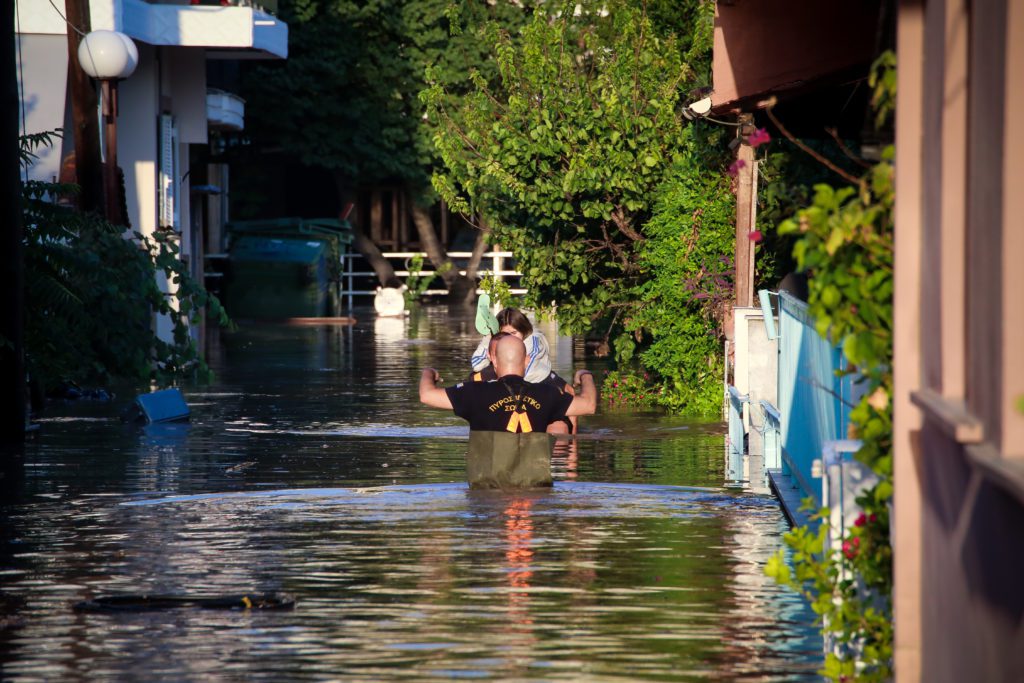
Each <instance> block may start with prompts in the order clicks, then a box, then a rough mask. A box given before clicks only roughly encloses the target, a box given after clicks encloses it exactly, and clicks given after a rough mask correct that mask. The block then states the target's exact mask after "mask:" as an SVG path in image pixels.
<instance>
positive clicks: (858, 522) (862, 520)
mask: <svg viewBox="0 0 1024 683" xmlns="http://www.w3.org/2000/svg"><path fill="white" fill-rule="evenodd" d="M871 516H872V517H874V515H871ZM867 521H868V518H867V516H866V515H865V514H864V513H863V512H862V513H860V516H859V517H857V519H855V520H853V525H854V526H864V525H865V524H866V523H867Z"/></svg>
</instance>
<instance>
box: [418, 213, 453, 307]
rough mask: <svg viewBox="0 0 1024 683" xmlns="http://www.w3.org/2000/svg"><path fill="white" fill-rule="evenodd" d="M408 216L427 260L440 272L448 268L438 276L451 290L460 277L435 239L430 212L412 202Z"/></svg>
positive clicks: (442, 246) (439, 241) (442, 247)
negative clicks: (410, 217) (414, 227)
mask: <svg viewBox="0 0 1024 683" xmlns="http://www.w3.org/2000/svg"><path fill="white" fill-rule="evenodd" d="M409 214H410V215H411V216H412V222H413V224H414V225H415V226H416V232H417V233H418V234H419V236H420V244H422V245H423V251H425V252H427V258H429V259H430V262H431V263H432V264H434V268H435V269H436V270H437V271H439V272H440V271H441V270H442V269H443V268H445V266H446V265H447V266H448V267H447V269H445V270H444V272H440V275H441V279H442V280H444V284H445V286H446V287H447V288H448V289H451V288H452V284H453V283H454V282H455V281H456V280H457V279H458V278H459V277H460V275H459V271H458V270H457V269H456V268H455V267H454V264H452V261H451V259H450V258H448V253H447V252H446V251H445V248H444V245H443V244H441V240H439V239H437V232H436V231H435V230H434V221H433V220H431V218H430V212H429V211H427V209H426V208H424V207H422V206H419V205H417V204H416V203H415V202H412V205H411V206H410V207H409Z"/></svg>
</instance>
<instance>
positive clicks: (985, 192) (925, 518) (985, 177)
mask: <svg viewBox="0 0 1024 683" xmlns="http://www.w3.org/2000/svg"><path fill="white" fill-rule="evenodd" d="M898 44H899V54H898V63H899V65H900V67H899V68H900V70H899V79H900V81H899V100H898V109H897V130H896V132H897V152H896V159H897V164H896V168H897V184H896V197H897V210H896V271H895V272H896V294H895V304H896V311H895V315H896V319H895V323H896V328H895V354H896V359H895V369H894V373H895V382H896V395H895V397H894V401H895V403H894V409H895V414H894V419H895V425H894V428H895V433H894V449H895V450H894V455H895V483H896V493H895V501H894V534H893V540H894V549H895V592H894V599H895V616H896V647H897V649H896V667H897V668H896V671H897V678H898V680H901V681H902V680H906V681H919V680H920V681H967V680H978V681H1016V680H1020V677H1021V671H1024V582H1022V581H1021V577H1022V576H1024V545H1022V544H1021V542H1020V541H1021V538H1022V534H1024V414H1022V413H1021V412H1020V410H1019V409H1018V408H1017V407H1016V406H1015V404H1016V402H1017V401H1018V400H1019V397H1021V396H1022V395H1024V363H1022V361H1021V358H1020V354H1021V351H1022V350H1024V304H1022V303H1021V302H1022V298H1024V276H1022V275H1021V271H1022V268H1021V266H1020V265H1019V263H1018V261H1019V259H1020V255H1021V254H1022V253H1024V237H1022V233H1024V230H1022V228H1021V220H1020V217H1021V215H1022V211H1024V200H1022V199H1021V197H1022V194H1024V193H1022V192H1021V191H1020V186H1021V183H1022V181H1024V169H1021V168H1020V165H1019V162H1017V160H1018V159H1020V158H1021V155H1022V154H1024V134H1022V133H1021V132H1020V131H1019V126H1014V125H1012V124H1013V123H1015V122H1017V121H1021V120H1024V0H992V1H990V2H985V3H969V2H968V1H967V0H931V1H929V2H921V1H916V2H911V1H907V0H905V1H904V2H902V3H901V4H900V15H899V43H898Z"/></svg>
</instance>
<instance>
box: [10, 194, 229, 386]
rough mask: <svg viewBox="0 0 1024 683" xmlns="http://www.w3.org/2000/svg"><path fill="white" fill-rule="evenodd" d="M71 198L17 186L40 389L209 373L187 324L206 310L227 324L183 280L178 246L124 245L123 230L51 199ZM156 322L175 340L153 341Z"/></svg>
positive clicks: (31, 350) (29, 330)
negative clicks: (163, 286)
mask: <svg viewBox="0 0 1024 683" xmlns="http://www.w3.org/2000/svg"><path fill="white" fill-rule="evenodd" d="M74 191H75V188H74V187H73V186H63V185H56V184H52V183H42V182H37V181H29V182H27V183H25V184H24V186H23V206H24V212H23V222H24V230H25V285H26V286H25V304H26V312H27V313H26V320H25V341H26V344H25V346H26V359H27V364H28V369H29V372H30V373H31V374H32V375H33V377H35V378H37V379H39V380H41V381H42V382H43V385H44V386H46V387H52V386H54V385H56V384H57V383H59V382H60V381H62V380H72V381H75V382H79V383H105V382H107V381H109V380H110V379H112V378H128V379H134V380H140V381H142V380H152V381H155V382H157V383H158V384H161V385H166V384H168V383H170V382H171V381H172V380H173V379H174V378H175V377H179V376H182V375H184V374H185V373H198V374H199V375H200V376H206V375H208V373H209V371H208V368H207V367H206V365H205V363H204V362H203V360H202V358H201V357H200V356H199V354H198V352H197V350H196V348H195V344H194V342H193V340H192V338H191V336H190V334H189V328H188V324H187V322H188V321H191V322H193V323H195V322H198V320H199V317H200V315H201V313H202V311H203V310H204V309H205V310H207V311H208V312H209V314H210V316H211V317H212V319H213V320H214V321H217V322H218V323H220V324H222V325H226V324H228V319H227V316H226V314H225V312H224V310H223V308H221V306H220V302H219V301H218V300H217V298H216V297H214V296H212V295H210V294H208V293H207V292H206V291H205V290H204V289H203V288H202V286H201V285H200V284H199V283H197V282H195V281H194V280H192V278H191V277H190V276H189V275H188V272H187V268H186V266H185V264H184V263H183V262H182V261H181V260H180V258H179V254H178V247H177V244H176V241H175V239H173V238H172V237H171V236H169V235H166V234H164V233H158V234H156V235H154V236H153V237H151V238H146V237H143V236H141V235H138V234H136V235H135V239H134V240H132V239H126V238H125V235H124V229H123V228H121V227H119V226H115V225H112V224H110V223H108V222H106V221H104V220H102V219H100V218H98V217H97V216H95V215H92V214H84V213H81V212H79V211H75V210H73V209H71V208H69V207H67V206H62V205H61V204H59V203H56V202H55V201H54V200H55V199H59V198H61V197H66V196H68V195H69V194H70V193H72V192H74ZM158 273H159V274H160V275H162V276H163V278H165V279H166V280H167V281H168V282H170V283H171V284H172V286H174V287H176V288H177V299H178V310H177V311H175V310H174V309H173V308H172V305H171V303H172V302H171V299H170V298H169V296H168V295H167V294H165V293H164V292H162V291H161V290H160V288H159V287H158V285H157V275H158ZM154 314H159V315H167V316H170V318H171V320H172V321H173V323H174V330H173V332H174V334H173V340H172V341H171V342H165V341H163V340H161V339H159V338H157V337H156V336H155V334H154V333H153V331H152V322H153V315H154Z"/></svg>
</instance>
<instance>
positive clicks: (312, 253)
mask: <svg viewBox="0 0 1024 683" xmlns="http://www.w3.org/2000/svg"><path fill="white" fill-rule="evenodd" d="M331 223H333V224H331ZM325 224H327V225H325ZM229 230H230V235H231V248H230V250H229V252H228V272H227V281H226V283H225V290H226V291H225V307H226V308H227V311H228V315H230V316H231V317H232V318H236V319H243V318H318V317H323V316H334V315H337V314H338V305H339V299H338V296H337V291H338V289H337V284H338V280H339V257H340V253H341V252H342V250H343V249H345V248H346V245H347V244H348V243H349V242H351V233H350V232H349V231H348V225H347V224H341V225H339V224H338V222H337V221H319V222H313V221H308V220H306V221H303V220H300V219H276V220H272V221H248V222H240V223H234V224H231V225H230V226H229Z"/></svg>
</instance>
